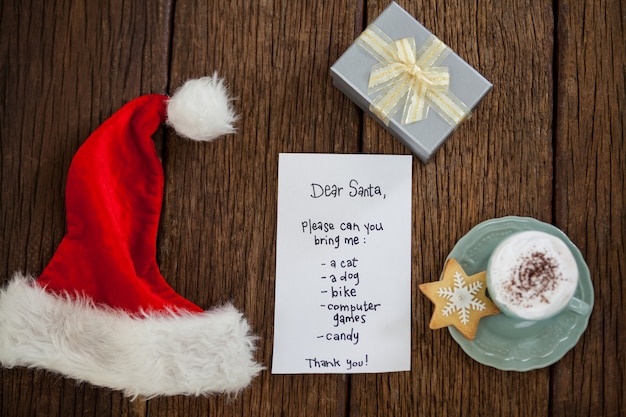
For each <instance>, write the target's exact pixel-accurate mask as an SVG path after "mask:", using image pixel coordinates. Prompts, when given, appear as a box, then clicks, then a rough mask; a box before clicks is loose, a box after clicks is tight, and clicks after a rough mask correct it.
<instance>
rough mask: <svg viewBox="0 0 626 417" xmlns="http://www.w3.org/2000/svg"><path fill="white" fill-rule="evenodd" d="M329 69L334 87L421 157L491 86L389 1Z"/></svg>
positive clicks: (431, 150) (430, 151)
mask: <svg viewBox="0 0 626 417" xmlns="http://www.w3.org/2000/svg"><path fill="white" fill-rule="evenodd" d="M330 71H331V75H332V77H333V84H334V85H335V86H336V87H337V88H339V89H340V90H341V91H342V92H343V93H344V94H346V95H347V96H348V97H349V98H350V99H351V100H352V101H353V102H354V103H356V104H357V105H358V106H359V107H361V108H362V109H363V110H364V111H366V112H367V113H369V114H370V115H371V116H372V117H374V118H375V119H376V120H377V121H378V122H380V123H381V124H382V125H383V126H385V127H386V129H387V130H388V131H389V132H390V133H391V134H392V135H394V136H395V137H396V138H397V139H398V140H400V141H401V142H402V143H403V144H404V145H406V146H407V147H408V148H409V149H411V151H413V153H415V154H416V155H417V156H418V157H419V158H420V159H421V160H422V161H424V162H426V161H428V159H429V158H430V157H431V156H432V155H433V154H434V153H435V151H436V150H437V149H438V148H439V147H440V146H441V145H442V144H443V142H444V141H445V140H446V138H447V137H448V136H449V135H450V134H451V133H452V132H453V131H454V130H456V128H457V127H458V126H459V124H460V123H461V122H462V121H463V120H465V119H466V118H467V117H468V116H469V115H470V113H471V111H472V109H473V108H474V107H475V106H476V105H477V104H478V103H479V102H480V100H481V99H482V98H483V96H484V95H485V94H486V93H487V92H488V91H489V90H490V89H491V87H492V85H491V83H490V82H489V81H487V80H486V79H485V78H484V77H483V76H482V75H480V74H479V73H478V72H477V71H476V70H475V69H473V68H472V67H470V66H469V64H467V62H465V61H463V60H462V59H461V58H460V57H459V56H458V55H457V54H455V53H454V52H453V51H452V50H451V49H450V48H449V47H448V46H446V45H445V44H444V43H443V42H441V41H440V40H439V39H438V38H436V37H435V36H434V35H433V34H432V33H430V32H429V31H428V30H427V29H426V28H424V26H422V25H421V24H420V23H419V22H418V21H417V20H415V19H414V18H413V17H412V16H411V15H410V14H408V13H407V12H406V11H405V10H404V9H403V8H402V7H400V6H398V4H396V3H395V2H393V3H391V4H390V5H389V6H388V7H387V8H386V9H385V10H384V11H383V13H381V14H380V16H378V18H376V20H374V22H373V23H372V24H371V25H369V26H368V27H367V29H365V30H364V31H363V33H361V35H360V36H359V37H358V38H357V40H356V41H355V42H354V43H353V44H352V45H351V46H350V47H349V48H348V49H347V50H346V52H345V53H344V54H343V55H342V56H341V57H340V58H339V59H338V60H337V62H335V63H334V64H333V66H332V67H331V69H330Z"/></svg>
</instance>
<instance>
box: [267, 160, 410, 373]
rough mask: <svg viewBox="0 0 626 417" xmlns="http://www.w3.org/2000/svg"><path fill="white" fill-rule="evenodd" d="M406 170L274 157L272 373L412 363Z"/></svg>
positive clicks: (387, 163) (383, 368)
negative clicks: (276, 160) (275, 220)
mask: <svg viewBox="0 0 626 417" xmlns="http://www.w3.org/2000/svg"><path fill="white" fill-rule="evenodd" d="M411 168H412V157H411V156H407V155H402V156H399V155H337V154H330V155H328V154H281V155H280V156H279V173H278V177H279V178H278V230H277V242H276V309H275V317H274V355H273V364H272V373H276V374H292V373H365V372H393V371H405V370H409V369H410V362H411V358H410V355H411V177H412V176H411Z"/></svg>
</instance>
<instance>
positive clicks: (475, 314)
mask: <svg viewBox="0 0 626 417" xmlns="http://www.w3.org/2000/svg"><path fill="white" fill-rule="evenodd" d="M419 288H420V290H421V291H422V292H423V293H424V295H426V297H428V299H429V300H430V301H432V302H433V304H434V305H435V311H434V312H433V316H432V318H431V320H430V328H431V329H439V328H442V327H446V326H454V327H456V329H457V330H458V331H459V332H461V334H462V335H463V336H465V337H466V338H468V339H470V340H473V339H474V336H476V330H478V322H479V321H480V319H481V318H483V317H487V316H492V315H494V314H498V313H499V312H500V310H498V307H496V306H495V304H494V303H493V302H492V301H491V300H490V299H489V298H488V297H487V294H486V290H487V273H486V272H485V271H483V272H479V273H478V274H475V275H472V276H468V275H467V274H466V273H465V271H463V268H461V265H459V263H458V262H457V261H456V259H453V258H451V259H449V260H448V261H447V262H446V265H445V267H444V270H443V274H442V278H441V280H440V281H436V282H430V283H427V284H421V285H420V286H419Z"/></svg>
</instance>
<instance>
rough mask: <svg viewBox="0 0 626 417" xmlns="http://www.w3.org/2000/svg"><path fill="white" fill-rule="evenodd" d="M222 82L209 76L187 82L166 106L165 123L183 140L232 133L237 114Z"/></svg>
mask: <svg viewBox="0 0 626 417" xmlns="http://www.w3.org/2000/svg"><path fill="white" fill-rule="evenodd" d="M231 101H232V98H230V97H229V96H228V92H227V91H226V87H225V86H224V81H223V80H222V79H221V78H219V77H218V76H217V74H213V76H212V77H202V78H197V79H192V80H188V81H187V82H185V84H183V85H182V86H181V87H180V88H178V90H176V92H175V93H174V95H173V96H172V97H171V98H170V99H169V100H168V104H167V124H168V125H170V126H172V127H173V128H174V129H175V130H176V132H177V133H178V134H179V135H181V136H184V137H186V138H189V139H192V140H197V141H203V142H206V141H210V140H213V139H215V138H217V137H219V136H222V135H226V134H229V133H233V132H234V131H235V128H234V127H233V123H234V122H235V121H236V120H237V115H236V114H235V111H234V109H233V107H232V104H231Z"/></svg>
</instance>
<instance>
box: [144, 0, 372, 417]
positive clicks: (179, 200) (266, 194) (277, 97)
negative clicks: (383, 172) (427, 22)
mask: <svg viewBox="0 0 626 417" xmlns="http://www.w3.org/2000/svg"><path fill="white" fill-rule="evenodd" d="M358 16H359V10H358V8H357V6H356V5H355V4H354V3H350V4H346V3H339V2H294V1H291V0H284V1H273V2H249V1H244V0H239V1H232V2H206V1H193V0H188V1H178V2H176V10H175V22H174V27H175V30H174V37H173V42H172V45H173V47H172V65H171V79H172V88H173V87H175V86H176V85H178V84H179V83H180V82H182V81H183V80H185V79H187V78H190V77H198V76H202V75H205V74H212V73H213V71H216V70H217V71H218V72H219V74H220V75H221V76H223V77H224V78H225V79H226V81H227V83H228V86H229V88H230V91H231V92H232V94H233V95H234V96H236V97H237V101H236V102H235V106H236V108H237V111H238V113H239V114H240V116H241V119H240V121H239V123H238V132H237V134H236V135H235V136H230V137H226V138H223V139H220V140H218V141H216V142H214V143H210V144H191V143H189V142H187V141H183V140H181V139H179V138H177V137H169V138H168V140H167V143H166V147H165V154H164V163H165V172H166V185H165V190H166V191H165V193H166V195H165V203H164V214H163V223H162V233H161V240H160V243H159V258H160V264H161V270H162V272H163V274H164V276H165V277H166V278H167V279H168V280H169V281H170V282H171V283H173V285H174V287H175V288H176V289H177V290H178V291H179V292H181V293H182V294H183V295H184V296H186V297H187V298H189V299H191V300H192V301H194V302H196V303H197V304H199V305H200V306H202V307H203V308H210V307H211V306H214V305H217V304H220V303H222V302H224V301H227V300H232V301H233V303H234V304H235V306H237V307H238V308H239V309H241V310H242V311H243V312H244V313H245V315H246V316H247V318H248V319H249V321H250V323H251V325H252V327H253V329H254V331H255V332H256V333H257V334H258V335H259V336H260V340H259V343H258V352H257V358H258V360H259V361H261V362H262V363H263V364H264V365H265V366H267V367H268V368H269V367H270V366H271V359H272V343H273V338H272V337H273V334H272V329H273V320H274V317H273V312H274V274H275V241H276V199H277V179H278V172H277V168H278V153H279V152H346V153H350V152H356V151H358V144H359V120H360V119H359V113H358V112H357V111H356V109H355V108H354V107H352V106H350V105H349V104H348V102H347V101H346V100H345V98H344V97H343V96H342V95H341V93H340V92H338V91H337V90H336V89H334V88H333V87H332V83H331V80H330V76H329V67H330V65H331V64H332V63H333V62H334V60H335V59H336V58H338V56H339V55H340V54H341V53H342V52H343V50H344V49H345V48H346V47H347V46H348V45H349V44H350V42H351V41H352V39H353V38H354V33H355V31H356V26H355V25H357V24H360V21H359V18H358ZM338 102H341V103H343V105H341V106H337V103H338ZM346 390H347V378H346V377H344V376H342V375H328V376H312V375H308V376H307V375H293V376H290V375H285V376H281V375H271V374H270V372H269V370H267V371H265V372H263V373H262V374H261V375H260V376H259V377H258V378H257V379H256V380H254V381H253V383H252V386H251V387H250V389H248V390H246V391H244V392H243V393H241V394H240V395H239V396H238V397H237V398H235V399H227V398H223V397H220V396H216V397H211V398H208V399H204V398H200V399H180V398H176V397H173V398H163V399H158V400H153V401H150V402H149V404H148V412H149V415H151V416H166V415H167V416H177V415H181V416H182V415H185V416H187V415H206V414H210V415H213V414H216V415H224V416H227V415H262V416H269V415H284V416H320V415H345V414H346V407H347V401H346V399H347V395H346Z"/></svg>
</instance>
